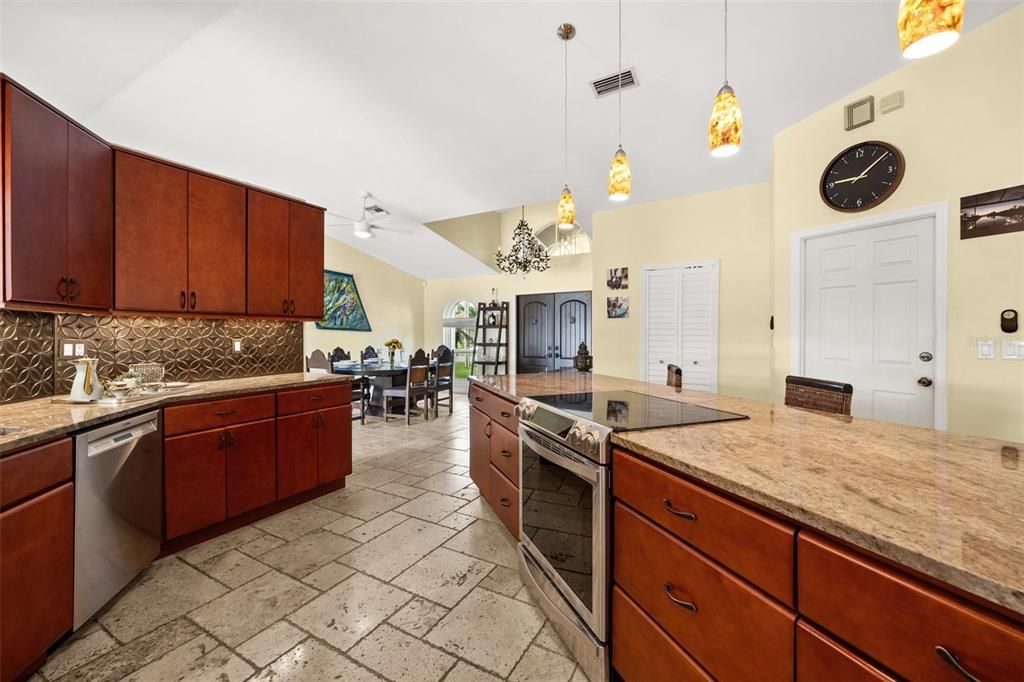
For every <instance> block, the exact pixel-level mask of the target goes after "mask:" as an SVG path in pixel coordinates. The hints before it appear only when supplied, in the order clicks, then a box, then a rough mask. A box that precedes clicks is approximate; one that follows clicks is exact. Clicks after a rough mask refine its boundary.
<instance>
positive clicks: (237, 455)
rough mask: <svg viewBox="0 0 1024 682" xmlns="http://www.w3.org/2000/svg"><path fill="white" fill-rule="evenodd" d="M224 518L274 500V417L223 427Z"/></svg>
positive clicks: (275, 471)
mask: <svg viewBox="0 0 1024 682" xmlns="http://www.w3.org/2000/svg"><path fill="white" fill-rule="evenodd" d="M225 432H226V438H225V440H226V445H227V447H226V448H225V465H226V471H227V475H226V486H227V492H226V500H225V501H226V507H227V517H228V518H231V517H233V516H238V515H239V514H244V513H245V512H247V511H251V510H253V509H257V508H259V507H262V506H263V505H265V504H270V503H271V502H273V501H274V500H276V499H277V449H276V447H275V445H276V439H277V428H276V421H275V420H274V419H264V420H263V421H258V422H251V423H249V424H240V425H238V426H231V427H229V428H227V429H225Z"/></svg>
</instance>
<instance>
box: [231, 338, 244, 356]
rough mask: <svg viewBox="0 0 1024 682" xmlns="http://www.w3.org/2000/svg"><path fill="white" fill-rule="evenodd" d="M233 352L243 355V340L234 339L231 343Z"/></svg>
mask: <svg viewBox="0 0 1024 682" xmlns="http://www.w3.org/2000/svg"><path fill="white" fill-rule="evenodd" d="M231 352H233V353H241V352H242V339H232V341H231Z"/></svg>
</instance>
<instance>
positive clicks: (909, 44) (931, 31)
mask: <svg viewBox="0 0 1024 682" xmlns="http://www.w3.org/2000/svg"><path fill="white" fill-rule="evenodd" d="M964 4H965V0H900V11H899V15H898V16H897V19H896V28H897V30H898V31H899V35H900V50H902V51H903V56H904V57H906V58H907V59H920V58H921V57H930V56H931V55H933V54H936V53H938V52H942V51H943V50H945V49H946V48H947V47H950V46H951V45H953V43H955V42H956V41H957V40H958V39H959V38H960V29H961V28H963V25H964Z"/></svg>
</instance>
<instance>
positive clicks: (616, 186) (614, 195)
mask: <svg viewBox="0 0 1024 682" xmlns="http://www.w3.org/2000/svg"><path fill="white" fill-rule="evenodd" d="M632 188H633V171H631V170H630V169H629V157H628V156H626V152H625V151H624V150H623V149H622V147H619V150H618V151H617V152H615V156H614V157H612V165H611V168H609V169H608V198H609V199H611V200H612V201H625V200H626V199H628V198H629V192H630V190H632Z"/></svg>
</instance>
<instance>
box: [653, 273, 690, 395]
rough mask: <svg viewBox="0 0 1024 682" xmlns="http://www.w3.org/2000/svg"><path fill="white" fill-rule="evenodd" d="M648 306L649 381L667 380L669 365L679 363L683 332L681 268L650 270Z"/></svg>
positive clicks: (663, 381)
mask: <svg viewBox="0 0 1024 682" xmlns="http://www.w3.org/2000/svg"><path fill="white" fill-rule="evenodd" d="M646 285H647V287H646V291H647V305H646V306H645V307H644V320H645V324H646V326H647V360H646V362H647V368H646V371H647V381H649V382H651V383H652V384H663V383H665V376H666V374H665V371H666V367H667V365H669V364H676V365H678V364H679V350H680V347H679V339H680V335H681V329H680V324H681V322H682V320H681V319H680V316H679V301H680V298H681V296H682V279H681V278H680V272H679V269H678V268H666V269H663V270H648V271H647V282H646Z"/></svg>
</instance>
